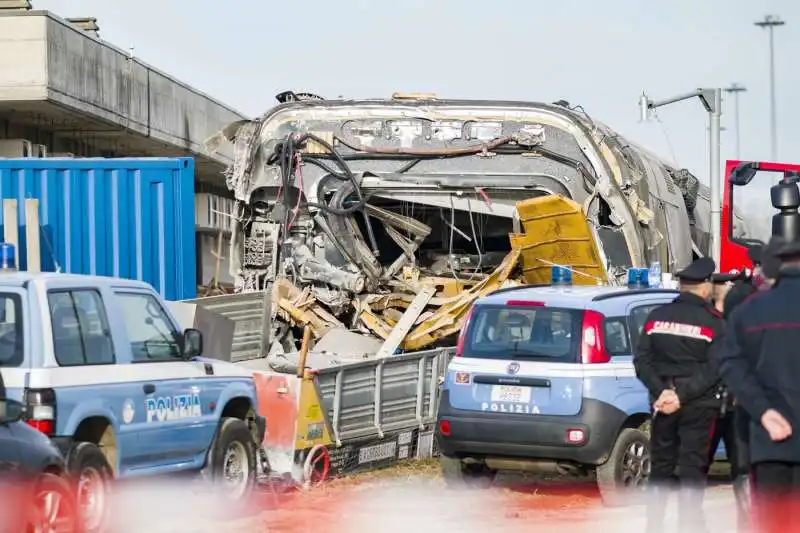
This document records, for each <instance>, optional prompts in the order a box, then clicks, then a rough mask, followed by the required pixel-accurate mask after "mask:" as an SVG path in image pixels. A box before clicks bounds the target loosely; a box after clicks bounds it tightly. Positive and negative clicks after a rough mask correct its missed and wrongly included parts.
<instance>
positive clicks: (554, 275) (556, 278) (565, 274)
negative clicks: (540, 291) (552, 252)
mask: <svg viewBox="0 0 800 533" xmlns="http://www.w3.org/2000/svg"><path fill="white" fill-rule="evenodd" d="M550 283H552V284H553V285H572V269H571V268H570V267H568V266H561V265H553V266H552V267H551V268H550Z"/></svg>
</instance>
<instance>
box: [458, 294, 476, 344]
mask: <svg viewBox="0 0 800 533" xmlns="http://www.w3.org/2000/svg"><path fill="white" fill-rule="evenodd" d="M474 310H475V306H474V305H473V306H472V307H470V308H469V311H467V317H466V318H465V319H464V324H463V325H462V326H461V331H459V332H458V341H457V342H456V357H461V354H462V353H464V342H465V341H466V340H467V328H469V321H470V319H471V318H472V312H473V311H474Z"/></svg>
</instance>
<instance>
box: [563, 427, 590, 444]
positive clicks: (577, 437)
mask: <svg viewBox="0 0 800 533" xmlns="http://www.w3.org/2000/svg"><path fill="white" fill-rule="evenodd" d="M584 439H586V433H584V431H583V430H582V429H568V430H567V443H568V444H581V443H583V441H584Z"/></svg>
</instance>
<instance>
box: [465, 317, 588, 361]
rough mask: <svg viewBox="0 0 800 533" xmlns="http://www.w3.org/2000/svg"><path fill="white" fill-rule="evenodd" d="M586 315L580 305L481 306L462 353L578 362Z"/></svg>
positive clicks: (486, 356)
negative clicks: (563, 306) (552, 306)
mask: <svg viewBox="0 0 800 533" xmlns="http://www.w3.org/2000/svg"><path fill="white" fill-rule="evenodd" d="M582 316H583V314H582V312H581V311H580V310H576V309H554V308H548V307H509V306H479V307H476V308H475V310H474V314H473V316H472V319H471V320H470V324H469V330H468V331H467V338H466V339H465V341H466V342H465V343H464V351H463V353H462V356H463V357H475V358H481V359H517V360H525V361H551V362H568V363H574V362H576V361H577V360H578V355H579V354H580V344H581V334H580V333H581V332H580V329H581V324H582V320H583V319H582Z"/></svg>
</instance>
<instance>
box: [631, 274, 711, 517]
mask: <svg viewBox="0 0 800 533" xmlns="http://www.w3.org/2000/svg"><path fill="white" fill-rule="evenodd" d="M714 270H715V264H714V261H713V260H712V259H708V258H703V259H699V260H697V261H695V262H694V263H692V264H691V265H689V267H687V268H686V269H684V270H682V271H681V272H678V273H677V275H676V276H677V277H678V279H679V280H681V282H683V283H684V284H703V283H708V284H709V285H708V287H707V288H708V291H709V295H708V296H709V297H710V296H711V294H710V291H711V285H710V283H711V276H712V275H713V273H714ZM723 327H724V321H723V319H722V315H721V314H720V313H719V312H717V311H716V310H715V309H714V308H713V307H711V305H710V304H709V302H708V301H707V300H705V299H703V298H702V297H700V296H698V295H696V294H694V293H693V292H688V291H686V290H682V292H681V294H680V295H679V296H678V297H677V298H676V299H675V300H674V301H673V302H672V303H670V304H667V305H664V306H661V307H659V308H656V309H655V310H653V311H652V312H651V313H650V315H649V316H648V317H647V320H646V321H645V325H644V329H643V331H642V335H641V336H640V338H639V345H638V347H637V351H636V357H635V358H634V361H633V364H634V367H635V368H636V375H637V376H638V377H639V379H640V380H641V381H642V383H644V385H645V386H646V387H647V389H648V391H649V392H650V398H651V401H653V402H655V401H656V400H657V399H658V398H659V396H661V394H662V393H663V392H664V391H665V390H668V389H672V390H674V391H675V393H676V394H677V396H678V399H679V401H680V409H679V410H678V411H677V412H675V413H673V414H665V413H654V414H653V421H652V428H651V432H650V446H651V458H652V469H651V474H650V480H651V483H652V485H653V489H654V491H655V492H656V494H655V495H654V498H653V500H652V503H651V505H650V506H648V531H651V532H657V531H661V524H662V523H663V518H664V512H665V506H666V500H667V498H666V494H662V493H661V492H663V491H667V490H669V489H670V488H672V487H671V486H672V485H673V481H674V480H675V479H676V478H677V480H679V482H680V486H681V488H682V489H685V490H682V491H681V498H680V505H679V509H680V517H679V518H680V522H681V524H682V525H683V526H684V528H685V529H690V530H692V531H701V530H702V529H703V528H704V519H703V513H702V501H703V498H702V494H703V489H704V486H705V479H706V469H707V466H708V449H709V445H710V444H711V436H712V433H713V431H714V424H715V421H716V419H717V415H718V413H719V406H720V400H719V390H718V384H719V377H718V373H717V372H718V370H717V366H716V364H715V360H714V359H713V358H711V357H709V350H710V348H711V344H712V343H713V342H714V341H715V340H716V339H718V338H719V337H720V336H721V335H722V333H723ZM676 469H677V472H676ZM676 474H677V476H676Z"/></svg>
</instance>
